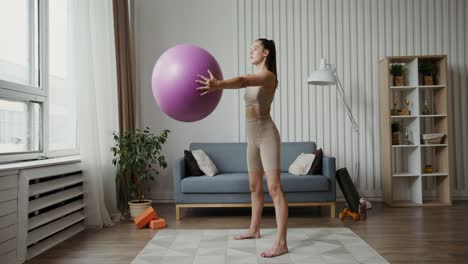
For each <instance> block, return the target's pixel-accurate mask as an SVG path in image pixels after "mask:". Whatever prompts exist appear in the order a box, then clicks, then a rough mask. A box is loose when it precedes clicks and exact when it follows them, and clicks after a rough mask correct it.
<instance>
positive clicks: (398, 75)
mask: <svg viewBox="0 0 468 264" xmlns="http://www.w3.org/2000/svg"><path fill="white" fill-rule="evenodd" d="M390 73H391V74H392V75H393V85H394V86H404V85H405V76H404V73H405V67H404V66H403V64H392V66H391V67H390Z"/></svg>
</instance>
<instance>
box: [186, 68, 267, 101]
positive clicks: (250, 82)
mask: <svg viewBox="0 0 468 264" xmlns="http://www.w3.org/2000/svg"><path fill="white" fill-rule="evenodd" d="M208 74H209V78H207V77H205V76H203V75H200V74H198V77H199V78H200V79H201V80H196V81H195V82H197V83H198V84H201V85H203V86H201V87H198V88H197V90H199V91H202V92H203V93H202V94H201V95H204V94H207V93H210V92H213V91H216V90H221V89H240V88H244V87H247V86H260V85H264V84H265V83H266V82H269V81H274V80H275V78H274V75H273V73H271V72H267V71H263V72H261V73H258V74H255V75H242V76H238V77H234V78H231V79H227V80H217V79H216V78H214V77H213V74H211V72H210V70H208Z"/></svg>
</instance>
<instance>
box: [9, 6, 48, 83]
mask: <svg viewBox="0 0 468 264" xmlns="http://www.w3.org/2000/svg"><path fill="white" fill-rule="evenodd" d="M0 6H1V7H2V8H1V9H0V25H1V26H0V43H2V48H1V49H0V80H2V83H3V86H7V87H10V88H12V89H15V88H16V89H24V88H26V87H28V86H30V87H35V88H38V87H39V56H38V54H39V52H38V50H39V48H38V47H39V42H38V40H39V39H38V25H39V23H37V21H38V6H37V2H33V1H28V0H18V1H11V0H0ZM18 84H19V86H18ZM25 86H26V87H25Z"/></svg>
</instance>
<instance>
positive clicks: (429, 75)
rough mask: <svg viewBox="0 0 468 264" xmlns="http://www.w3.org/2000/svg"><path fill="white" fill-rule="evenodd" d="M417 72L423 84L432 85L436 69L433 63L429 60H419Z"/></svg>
mask: <svg viewBox="0 0 468 264" xmlns="http://www.w3.org/2000/svg"><path fill="white" fill-rule="evenodd" d="M419 72H420V73H421V75H422V84H423V85H434V84H435V82H434V76H436V74H437V69H436V67H435V65H434V63H433V62H432V61H430V60H421V62H420V63H419Z"/></svg>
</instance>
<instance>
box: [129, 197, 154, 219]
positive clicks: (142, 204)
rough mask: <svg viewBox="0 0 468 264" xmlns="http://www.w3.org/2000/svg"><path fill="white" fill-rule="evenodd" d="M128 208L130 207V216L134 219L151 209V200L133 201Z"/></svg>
mask: <svg viewBox="0 0 468 264" xmlns="http://www.w3.org/2000/svg"><path fill="white" fill-rule="evenodd" d="M128 206H129V207H130V216H131V217H132V219H133V218H135V217H137V216H138V215H140V214H141V213H143V212H144V211H145V210H146V209H148V208H149V207H151V200H141V201H139V200H133V201H130V202H128Z"/></svg>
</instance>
